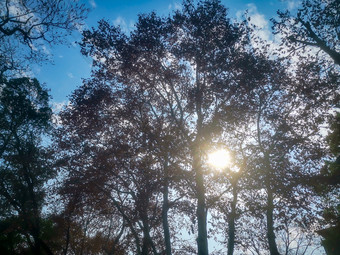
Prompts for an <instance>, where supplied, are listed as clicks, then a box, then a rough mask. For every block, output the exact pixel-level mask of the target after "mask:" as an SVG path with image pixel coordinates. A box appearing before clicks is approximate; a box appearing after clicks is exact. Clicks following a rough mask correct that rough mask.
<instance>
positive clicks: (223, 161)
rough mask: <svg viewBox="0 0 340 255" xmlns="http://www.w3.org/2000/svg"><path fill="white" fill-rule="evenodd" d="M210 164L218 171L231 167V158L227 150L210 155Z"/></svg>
mask: <svg viewBox="0 0 340 255" xmlns="http://www.w3.org/2000/svg"><path fill="white" fill-rule="evenodd" d="M208 163H209V164H210V165H212V166H214V167H215V168H217V169H223V168H226V167H228V166H230V163H231V157H230V154H229V152H228V151H227V150H224V149H220V150H217V151H214V152H212V153H210V154H208Z"/></svg>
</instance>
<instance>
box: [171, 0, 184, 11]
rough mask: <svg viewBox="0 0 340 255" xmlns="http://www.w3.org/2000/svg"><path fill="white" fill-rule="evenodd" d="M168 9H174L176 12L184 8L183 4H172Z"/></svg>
mask: <svg viewBox="0 0 340 255" xmlns="http://www.w3.org/2000/svg"><path fill="white" fill-rule="evenodd" d="M168 9H169V10H172V9H174V10H180V9H182V6H181V4H180V3H178V2H172V3H171V4H169V5H168Z"/></svg>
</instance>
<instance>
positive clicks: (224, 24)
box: [81, 1, 256, 254]
mask: <svg viewBox="0 0 340 255" xmlns="http://www.w3.org/2000/svg"><path fill="white" fill-rule="evenodd" d="M226 13H227V12H226V8H225V7H224V6H222V5H221V4H220V2H219V1H200V2H198V3H197V4H194V3H193V1H185V2H184V4H183V8H182V10H180V11H177V12H175V13H174V14H173V15H172V16H170V17H169V18H167V19H161V18H159V17H157V16H156V15H155V14H154V13H152V14H150V15H142V16H140V18H139V21H138V23H137V24H136V29H135V30H134V31H132V32H131V34H130V35H125V34H123V33H122V32H121V31H120V29H119V28H117V27H113V26H110V25H109V24H108V23H107V22H105V21H101V22H100V23H99V27H98V29H93V30H92V31H85V32H84V39H83V42H82V44H81V46H82V52H83V53H84V54H86V55H88V56H91V57H92V58H93V59H94V60H95V61H94V66H95V69H94V70H93V75H94V77H95V78H94V79H98V80H101V81H110V80H112V81H118V82H119V83H122V84H124V85H128V86H130V87H131V88H133V90H137V91H143V93H145V94H144V100H145V103H146V104H149V105H151V107H152V109H153V112H154V113H155V115H157V114H162V116H163V117H164V118H165V120H166V121H167V122H168V123H169V125H172V126H174V127H176V130H177V133H178V135H179V137H180V139H181V140H182V143H183V145H184V146H185V147H186V151H187V152H188V154H187V159H188V160H189V162H190V166H191V167H190V172H191V175H192V176H193V177H194V182H193V184H192V185H191V187H193V190H191V191H190V193H191V194H194V198H195V199H197V207H196V218H197V224H198V237H197V247H198V253H199V254H208V241H207V240H208V238H207V210H208V206H207V204H206V187H205V186H206V183H205V182H206V180H205V178H207V176H206V173H207V167H206V164H205V163H204V158H205V156H206V151H205V147H204V146H205V145H206V144H209V143H210V142H211V137H212V136H213V134H214V133H218V131H219V130H220V127H221V125H222V124H221V121H220V119H219V117H218V116H220V115H223V114H225V112H226V111H225V110H227V106H230V105H233V106H235V107H236V106H243V108H244V109H246V104H243V103H244V99H245V98H247V95H248V94H247V93H248V91H250V90H251V89H252V88H253V87H254V86H256V84H254V83H253V82H252V81H253V80H252V77H253V76H256V75H255V72H252V71H251V70H253V69H252V65H251V63H252V62H251V60H252V59H254V58H256V57H255V56H253V55H252V52H251V51H252V49H251V48H248V50H249V51H247V48H246V47H245V46H246V44H247V35H246V34H245V32H244V30H243V28H242V26H241V25H234V24H232V23H231V22H230V21H229V20H228V19H227V17H226ZM150 31H151V32H152V33H151V32H150ZM247 76H249V77H247ZM242 104H243V105H242Z"/></svg>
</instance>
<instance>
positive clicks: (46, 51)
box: [41, 45, 51, 55]
mask: <svg viewBox="0 0 340 255" xmlns="http://www.w3.org/2000/svg"><path fill="white" fill-rule="evenodd" d="M41 48H42V50H43V52H44V53H45V54H46V55H51V52H50V50H49V49H48V48H47V47H46V46H45V45H43V46H41Z"/></svg>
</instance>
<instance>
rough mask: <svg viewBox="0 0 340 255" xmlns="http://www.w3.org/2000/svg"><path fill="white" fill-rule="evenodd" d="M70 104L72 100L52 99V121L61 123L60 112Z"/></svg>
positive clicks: (57, 124)
mask: <svg viewBox="0 0 340 255" xmlns="http://www.w3.org/2000/svg"><path fill="white" fill-rule="evenodd" d="M69 105H70V101H67V102H66V101H62V102H55V101H52V102H51V103H50V107H51V109H52V123H53V124H54V125H56V126H60V125H61V119H60V117H59V112H60V111H61V110H63V109H64V108H65V107H66V106H69Z"/></svg>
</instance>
